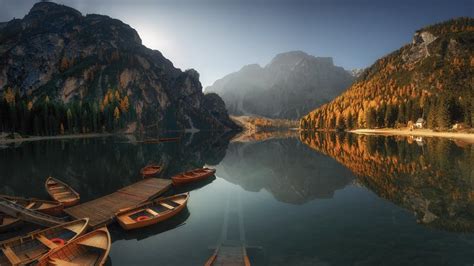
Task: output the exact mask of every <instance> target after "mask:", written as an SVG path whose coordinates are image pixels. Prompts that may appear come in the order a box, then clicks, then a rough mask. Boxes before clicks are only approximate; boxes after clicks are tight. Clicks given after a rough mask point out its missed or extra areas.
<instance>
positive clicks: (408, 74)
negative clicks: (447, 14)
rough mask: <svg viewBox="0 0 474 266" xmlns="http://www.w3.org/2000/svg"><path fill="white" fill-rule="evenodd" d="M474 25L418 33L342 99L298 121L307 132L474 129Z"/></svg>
mask: <svg viewBox="0 0 474 266" xmlns="http://www.w3.org/2000/svg"><path fill="white" fill-rule="evenodd" d="M473 54H474V19H472V18H457V19H453V20H449V21H446V22H442V23H439V24H436V25H432V26H428V27H425V28H423V29H420V30H418V31H416V32H415V34H414V36H413V40H412V42H411V43H410V44H406V45H404V46H403V47H401V48H400V49H398V50H396V51H393V52H392V53H390V54H388V55H387V56H384V57H383V58H381V59H379V60H377V61H376V62H375V63H374V64H373V65H372V66H370V67H368V68H366V69H365V70H364V71H363V72H362V73H361V74H360V76H359V78H358V79H357V80H356V81H355V82H354V84H353V85H352V86H351V87H350V88H348V89H347V90H346V91H345V92H344V93H342V94H341V95H339V96H338V97H336V98H335V99H334V100H333V101H331V102H329V103H327V104H325V105H322V106H321V107H319V108H317V109H315V110H313V111H311V112H310V113H308V114H307V115H306V116H304V117H302V119H301V120H300V127H301V128H303V129H342V130H344V129H355V128H379V127H390V128H393V127H405V126H408V127H411V126H413V125H414V123H415V122H416V121H417V120H418V119H419V118H423V119H424V121H426V125H423V126H426V127H428V128H432V129H447V128H450V127H451V126H452V125H453V124H463V125H464V126H467V127H471V126H472V125H473V124H474V110H473V109H474V104H473V99H474V95H473V92H474V90H473V86H472V84H474V80H473V76H474V72H473V67H474V56H473Z"/></svg>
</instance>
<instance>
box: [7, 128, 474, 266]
mask: <svg viewBox="0 0 474 266" xmlns="http://www.w3.org/2000/svg"><path fill="white" fill-rule="evenodd" d="M149 162H159V163H162V164H163V165H164V166H165V169H164V171H163V172H162V173H161V174H160V176H159V177H162V178H169V177H171V176H173V175H175V174H177V173H180V172H184V171H188V170H192V169H194V168H198V167H203V166H207V167H211V168H215V169H217V173H216V177H215V178H211V179H209V180H206V181H203V182H200V183H196V184H192V185H190V186H185V187H181V188H178V189H177V188H172V189H170V190H169V191H168V192H167V193H166V194H165V195H171V194H174V193H180V192H184V191H190V199H189V202H188V206H187V208H186V209H185V210H184V211H183V212H181V213H180V214H179V215H177V216H175V217H173V218H171V219H169V220H166V221H164V222H162V223H159V224H157V225H154V226H151V227H148V228H144V229H138V230H135V231H124V230H122V229H121V228H120V227H119V226H118V225H117V224H111V225H109V226H108V229H109V231H110V233H111V236H112V241H113V243H112V247H111V252H110V255H109V259H108V262H107V263H108V264H110V265H203V264H204V263H205V262H206V260H207V259H208V258H209V257H210V256H211V255H212V254H213V252H214V249H215V248H216V247H217V246H219V245H220V244H222V243H230V242H231V243H238V244H242V245H244V246H245V247H246V251H247V254H248V256H249V259H250V262H251V263H252V265H473V264H474V145H472V144H467V143H463V142H460V141H453V140H449V139H440V138H410V137H386V136H362V135H355V134H349V133H346V134H343V133H340V134H336V133H320V132H306V133H298V132H289V133H288V134H277V135H276V136H266V135H265V136H255V137H254V138H253V139H250V140H248V139H247V140H245V141H239V140H238V139H235V136H234V135H233V134H231V133H226V134H222V133H216V132H199V133H194V134H185V135H183V136H182V138H181V139H180V140H179V141H178V142H164V143H154V144H146V143H139V142H137V141H136V139H134V138H133V137H118V136H112V137H99V138H88V139H68V140H44V141H34V142H24V143H16V144H8V145H2V146H1V147H0V182H1V186H0V189H1V191H0V193H2V194H9V195H16V196H25V197H37V198H43V199H47V198H48V195H47V193H46V191H45V189H44V181H45V179H46V177H48V176H53V177H56V178H59V179H61V180H63V181H65V182H66V183H68V184H69V185H71V186H72V187H73V188H75V189H76V190H77V191H78V192H79V193H80V195H81V202H86V201H89V200H92V199H95V198H98V197H101V196H104V195H107V194H109V193H112V192H114V191H116V190H117V189H120V188H122V187H124V186H127V185H130V184H132V183H134V182H137V181H139V180H141V179H142V177H141V176H140V174H139V171H140V169H141V168H142V167H143V166H145V165H146V164H148V163H149ZM27 230H31V228H29V227H28V226H26V227H25V228H20V229H19V230H16V231H15V232H13V233H12V232H9V233H3V234H0V239H6V238H9V237H12V236H14V235H18V234H20V233H22V232H23V231H25V232H26V231H27Z"/></svg>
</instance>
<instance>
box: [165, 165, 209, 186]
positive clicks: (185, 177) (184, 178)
mask: <svg viewBox="0 0 474 266" xmlns="http://www.w3.org/2000/svg"><path fill="white" fill-rule="evenodd" d="M215 173H216V169H210V168H206V167H205V168H199V169H195V170H192V171H189V172H186V173H182V174H179V175H175V176H173V177H172V178H171V179H172V180H173V185H175V186H179V185H184V184H187V183H191V182H196V181H199V180H203V179H206V178H208V177H210V176H213V175H214V174H215Z"/></svg>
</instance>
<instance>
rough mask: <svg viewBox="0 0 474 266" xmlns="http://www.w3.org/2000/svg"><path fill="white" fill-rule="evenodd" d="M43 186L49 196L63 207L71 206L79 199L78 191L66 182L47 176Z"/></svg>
mask: <svg viewBox="0 0 474 266" xmlns="http://www.w3.org/2000/svg"><path fill="white" fill-rule="evenodd" d="M45 188H46V191H47V192H48V194H49V195H50V196H51V198H53V199H54V200H56V201H59V202H61V203H62V204H63V205H64V207H70V206H73V205H75V204H77V203H78V202H79V200H80V196H79V193H77V192H76V191H75V190H74V189H72V188H71V187H70V186H69V185H68V184H66V183H64V182H62V181H60V180H57V179H55V178H52V177H48V179H46V183H45Z"/></svg>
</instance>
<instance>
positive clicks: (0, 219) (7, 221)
mask: <svg viewBox="0 0 474 266" xmlns="http://www.w3.org/2000/svg"><path fill="white" fill-rule="evenodd" d="M21 224H22V221H21V220H20V219H18V218H15V217H12V216H10V215H7V214H5V213H0V233H3V232H5V231H8V230H11V229H13V228H15V227H18V226H20V225H21Z"/></svg>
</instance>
